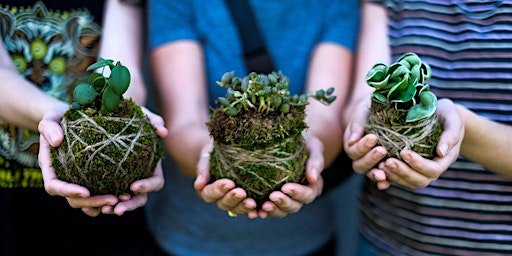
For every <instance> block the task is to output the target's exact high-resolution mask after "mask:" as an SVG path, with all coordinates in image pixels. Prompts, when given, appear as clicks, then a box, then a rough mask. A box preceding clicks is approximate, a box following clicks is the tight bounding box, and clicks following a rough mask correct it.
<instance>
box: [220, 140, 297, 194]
mask: <svg viewBox="0 0 512 256" xmlns="http://www.w3.org/2000/svg"><path fill="white" fill-rule="evenodd" d="M300 138H302V137H300ZM301 141H302V140H301ZM290 144H293V145H296V148H295V151H293V152H286V151H283V149H287V148H290V147H288V146H289V145H290ZM211 161H214V162H215V165H216V167H217V168H216V171H217V172H218V176H219V177H218V178H222V177H228V178H230V179H232V180H233V181H235V183H236V184H237V185H238V186H240V187H242V188H243V189H245V190H246V191H247V193H248V197H252V198H254V199H256V200H257V201H261V202H263V201H265V200H267V198H268V196H269V195H270V193H271V192H272V191H274V190H277V189H279V188H280V187H281V186H282V185H283V184H284V183H287V182H299V183H302V182H304V181H305V168H304V166H306V165H305V164H306V161H307V150H306V146H305V143H304V142H299V143H298V142H297V139H296V138H288V139H286V140H284V141H283V142H282V143H280V144H276V145H273V146H271V147H268V148H263V149H255V150H246V149H243V148H241V147H238V146H236V145H235V146H234V145H226V144H221V143H214V150H213V153H212V159H211ZM255 183H256V184H255ZM261 202H260V203H261Z"/></svg>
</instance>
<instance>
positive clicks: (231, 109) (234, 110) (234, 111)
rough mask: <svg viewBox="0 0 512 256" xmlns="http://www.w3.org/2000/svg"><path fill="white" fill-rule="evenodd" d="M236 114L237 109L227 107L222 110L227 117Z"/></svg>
mask: <svg viewBox="0 0 512 256" xmlns="http://www.w3.org/2000/svg"><path fill="white" fill-rule="evenodd" d="M238 112H239V111H238V109H237V108H235V107H229V108H226V109H225V110H224V113H226V115H228V116H236V115H237V114H238Z"/></svg>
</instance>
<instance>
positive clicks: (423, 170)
mask: <svg viewBox="0 0 512 256" xmlns="http://www.w3.org/2000/svg"><path fill="white" fill-rule="evenodd" d="M400 157H401V158H402V160H403V161H404V162H405V163H406V164H407V165H406V166H409V167H410V168H411V169H413V170H414V171H416V172H418V173H419V174H421V175H422V176H425V177H427V178H430V179H437V178H438V177H439V176H440V175H441V174H442V173H443V172H444V171H445V170H446V169H447V168H448V166H449V165H450V163H449V162H447V161H444V160H443V159H441V158H434V159H432V160H430V159H426V158H424V157H422V156H420V155H419V154H418V153H416V152H414V151H412V150H402V151H401V152H400ZM394 162H400V161H399V160H398V159H394V160H390V161H389V164H390V165H391V164H392V163H394ZM445 162H447V163H445ZM398 166H401V165H398ZM399 171H400V170H399Z"/></svg>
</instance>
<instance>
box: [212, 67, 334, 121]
mask: <svg viewBox="0 0 512 256" xmlns="http://www.w3.org/2000/svg"><path fill="white" fill-rule="evenodd" d="M217 84H218V85H219V86H221V87H223V88H227V89H228V91H227V94H226V97H219V98H218V102H219V103H220V104H221V109H222V110H223V111H224V112H225V113H226V114H227V115H230V116H235V115H236V114H238V113H239V112H240V111H241V110H242V109H248V108H253V109H256V110H257V111H258V112H272V111H280V112H282V113H288V112H289V111H290V108H291V107H298V106H305V105H307V104H308V98H313V99H315V100H318V101H319V102H321V103H323V104H325V105H329V104H331V103H332V102H333V101H334V100H336V96H335V95H332V94H333V92H334V88H332V87H331V88H329V89H327V90H318V91H316V92H315V93H309V94H300V95H299V94H295V95H290V91H288V86H289V84H290V80H289V79H288V77H286V76H285V75H283V73H282V72H273V73H270V74H268V75H264V74H257V73H255V72H251V73H250V74H249V75H248V76H246V77H244V78H240V77H236V76H235V72H234V71H231V72H226V73H224V75H223V76H222V79H221V81H218V82H217Z"/></svg>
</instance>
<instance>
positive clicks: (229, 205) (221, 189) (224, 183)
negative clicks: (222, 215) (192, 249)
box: [194, 144, 258, 219]
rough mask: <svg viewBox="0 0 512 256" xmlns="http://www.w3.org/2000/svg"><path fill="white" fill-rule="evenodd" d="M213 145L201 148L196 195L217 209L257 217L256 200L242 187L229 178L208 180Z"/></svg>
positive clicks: (252, 217) (195, 185) (209, 177)
mask: <svg viewBox="0 0 512 256" xmlns="http://www.w3.org/2000/svg"><path fill="white" fill-rule="evenodd" d="M212 148H213V145H212V144H208V145H207V146H205V147H204V148H203V150H202V153H201V156H200V158H199V162H198V164H197V177H196V180H195V181H194V188H195V190H196V191H197V195H198V196H199V198H201V199H202V200H203V201H205V202H207V203H215V204H216V205H217V207H219V209H221V210H223V211H229V212H230V214H234V215H246V216H247V217H248V218H251V219H254V218H257V217H258V212H257V210H256V206H257V205H256V201H255V200H254V199H252V198H248V197H247V193H246V192H245V190H244V189H242V188H237V187H236V185H235V182H234V181H232V180H230V179H218V180H216V181H214V182H212V183H209V182H210V179H211V176H210V151H211V150H212Z"/></svg>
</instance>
